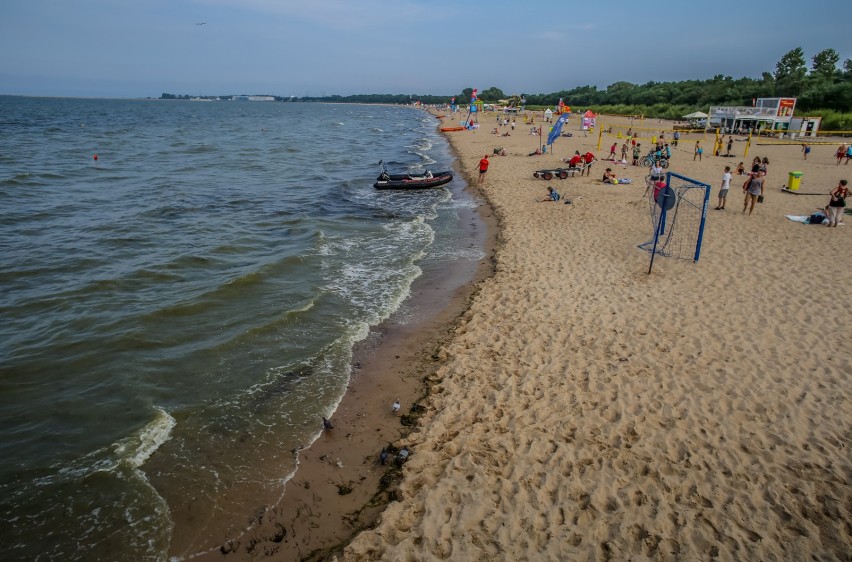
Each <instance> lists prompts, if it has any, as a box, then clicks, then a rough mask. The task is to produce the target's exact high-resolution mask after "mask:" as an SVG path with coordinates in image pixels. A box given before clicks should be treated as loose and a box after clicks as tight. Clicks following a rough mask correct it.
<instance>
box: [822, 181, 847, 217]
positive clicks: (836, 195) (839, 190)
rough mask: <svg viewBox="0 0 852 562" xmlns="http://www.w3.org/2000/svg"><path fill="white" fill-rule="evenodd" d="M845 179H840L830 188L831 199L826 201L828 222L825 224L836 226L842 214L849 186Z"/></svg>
mask: <svg viewBox="0 0 852 562" xmlns="http://www.w3.org/2000/svg"><path fill="white" fill-rule="evenodd" d="M847 183H848V182H847V181H846V180H840V183H838V184H837V187H835V188H834V189H832V190H831V201H830V202H829V203H828V207H827V211H828V213H827V214H828V224H827V225H826V226H837V225H838V224H840V222H841V221H840V218H841V217H842V216H843V208H844V207H846V198H847V197H848V196H849V188H848V187H846V185H847Z"/></svg>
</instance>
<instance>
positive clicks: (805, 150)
mask: <svg viewBox="0 0 852 562" xmlns="http://www.w3.org/2000/svg"><path fill="white" fill-rule="evenodd" d="M810 153H811V147H809V146H808V143H806V142H803V143H802V154H804V155H805V160H807V159H808V154H810Z"/></svg>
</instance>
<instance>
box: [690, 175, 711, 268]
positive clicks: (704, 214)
mask: <svg viewBox="0 0 852 562" xmlns="http://www.w3.org/2000/svg"><path fill="white" fill-rule="evenodd" d="M709 203H710V186H709V185H708V186H706V187H705V188H704V204H703V205H702V206H701V221H700V222H699V224H698V240H697V241H696V242H695V258H694V259H693V260H692V263H698V258H699V256H700V255H701V241H702V240H703V239H704V224H705V223H706V222H707V207H708V206H709Z"/></svg>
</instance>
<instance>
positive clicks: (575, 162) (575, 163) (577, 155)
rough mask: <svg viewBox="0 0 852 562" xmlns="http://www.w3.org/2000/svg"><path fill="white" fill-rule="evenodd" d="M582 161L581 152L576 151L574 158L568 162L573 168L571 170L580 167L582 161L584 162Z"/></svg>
mask: <svg viewBox="0 0 852 562" xmlns="http://www.w3.org/2000/svg"><path fill="white" fill-rule="evenodd" d="M582 159H583V157H582V156H580V153H579V151H576V150H575V151H574V156H572V157H571V159H570V160H568V166H569V167H571V168H576V167H577V166H579V165H580V160H582Z"/></svg>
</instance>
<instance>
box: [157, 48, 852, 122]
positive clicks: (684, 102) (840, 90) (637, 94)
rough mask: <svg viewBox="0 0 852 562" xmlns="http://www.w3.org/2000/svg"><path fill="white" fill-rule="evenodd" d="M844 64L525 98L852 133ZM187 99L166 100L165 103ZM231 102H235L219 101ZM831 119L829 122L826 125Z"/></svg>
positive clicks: (824, 58)
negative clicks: (777, 121)
mask: <svg viewBox="0 0 852 562" xmlns="http://www.w3.org/2000/svg"><path fill="white" fill-rule="evenodd" d="M839 63H840V55H839V54H838V53H837V51H836V50H834V49H824V50H822V51H820V52H818V53H817V54H815V55H814V56H812V57H811V65H810V67H808V63H807V59H806V57H805V53H804V51H803V50H802V48H801V47H797V48H795V49H793V50H791V51H790V52H788V53H786V54H785V55H784V56H783V57H781V59H780V60H779V61H778V63H777V64H776V65H775V72H771V73H770V72H763V73H762V74H761V76H760V78H748V77H743V78H736V79H735V78H733V77H732V76H724V75H722V74H717V75H716V76H714V77H713V78H710V79H707V80H684V81H681V82H655V81H650V82H646V83H645V84H633V83H630V82H615V83H613V84H610V85H609V86H607V87H606V88H604V89H600V90H599V89H598V88H597V86H589V85H586V86H578V87H576V88H572V89H570V90H562V91H559V92H553V93H549V94H529V93H527V94H521V95H522V96H523V97H524V98H525V100H526V105H527V106H530V107H553V106H555V105H557V104H558V103H559V100H560V99H561V100H563V101H564V102H565V103H566V104H567V105H569V106H571V107H577V108H580V107H594V108H596V109H597V110H601V109H602V108H609V109H608V111H609V112H612V113H631V114H632V113H636V114H640V113H641V114H644V115H647V116H649V117H661V118H668V119H672V118H677V117H679V116H680V115H683V114H684V113H689V112H691V111H694V110H696V109H705V110H706V109H707V108H708V107H709V106H711V105H746V106H747V105H751V104H752V100H753V99H755V98H772V97H795V98H798V101H797V102H796V113H797V114H809V115H822V116H823V126H822V128H823V129H828V128H833V129H850V128H852V60H850V59H846V60H845V61H843V64H842V65H841V64H839ZM472 93H473V88H465V89H463V90H462V91H461V92H460V93H458V94H456V95H455V96H447V95H434V94H356V95H351V96H339V95H333V96H322V97H313V96H305V97H297V98H296V97H291V98H284V97H277V96H276V98H275V99H276V100H278V101H299V102H337V103H387V104H410V103H412V102H414V101H420V102H422V103H424V104H429V105H443V104H447V103H449V102H450V99H451V98H452V97H455V100H456V103H457V104H458V105H459V106H465V105H467V104H469V103H470V98H471V94H472ZM513 94H516V93H515V92H513V93H511V94H506V93H504V92H503V90H501V89H500V88H498V87H496V86H492V87H490V88H487V89H485V90H482V91H480V92H478V98H479V99H480V100H482V101H483V102H486V103H497V102H498V101H499V100H504V99H508V98H509V97H511V95H513ZM167 97H169V98H181V97H182V96H174V95H172V94H163V98H167ZM183 97H188V96H183ZM219 97H220V98H223V99H227V98H230V97H232V96H219ZM827 119H828V122H826V120H827Z"/></svg>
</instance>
